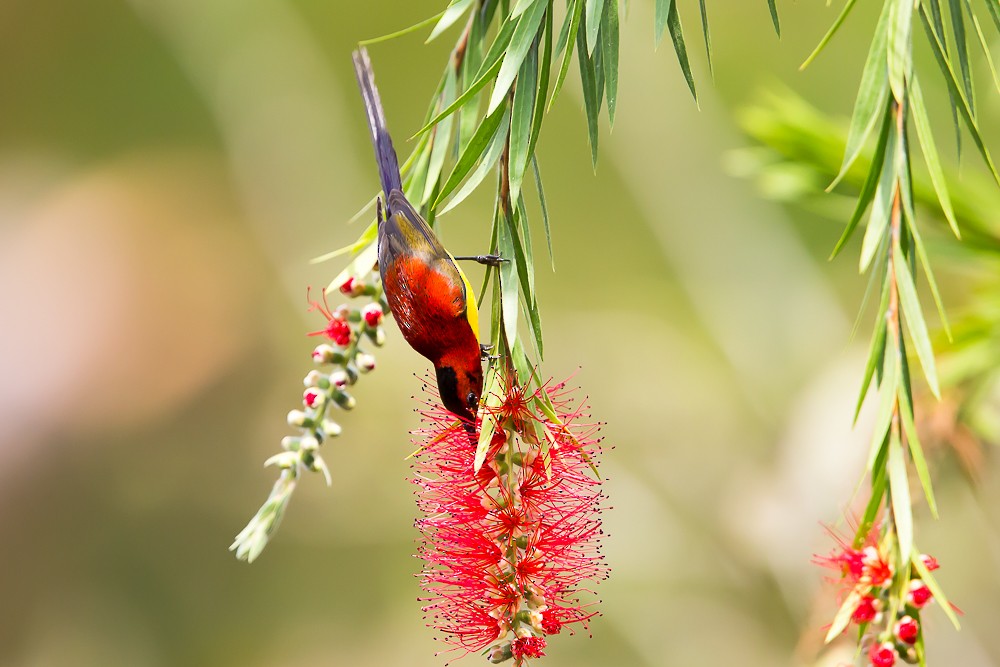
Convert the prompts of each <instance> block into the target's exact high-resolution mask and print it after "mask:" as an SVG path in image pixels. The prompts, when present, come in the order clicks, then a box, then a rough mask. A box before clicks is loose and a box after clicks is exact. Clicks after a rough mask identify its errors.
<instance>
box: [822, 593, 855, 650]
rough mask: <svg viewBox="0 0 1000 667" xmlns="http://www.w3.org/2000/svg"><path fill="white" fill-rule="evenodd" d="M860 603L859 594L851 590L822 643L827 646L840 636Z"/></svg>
mask: <svg viewBox="0 0 1000 667" xmlns="http://www.w3.org/2000/svg"><path fill="white" fill-rule="evenodd" d="M860 602H861V594H860V593H858V592H857V590H854V589H851V592H850V593H848V594H847V598H845V599H844V602H843V604H841V605H840V609H839V610H838V611H837V615H836V616H834V617H833V623H832V624H831V625H830V629H829V630H828V631H827V633H826V639H824V640H823V643H825V644H829V643H830V642H832V641H833V640H834V639H836V638H837V637H838V636H840V633H841V632H843V631H844V630H846V629H847V624H848V623H850V622H851V616H852V615H853V614H854V610H855V609H857V608H858V604H859V603H860Z"/></svg>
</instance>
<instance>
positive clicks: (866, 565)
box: [813, 523, 894, 595]
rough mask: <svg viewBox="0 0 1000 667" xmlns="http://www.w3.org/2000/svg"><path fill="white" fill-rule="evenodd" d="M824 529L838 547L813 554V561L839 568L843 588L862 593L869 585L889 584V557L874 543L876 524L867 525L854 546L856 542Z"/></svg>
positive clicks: (877, 530) (876, 532)
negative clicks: (861, 536) (828, 552)
mask: <svg viewBox="0 0 1000 667" xmlns="http://www.w3.org/2000/svg"><path fill="white" fill-rule="evenodd" d="M828 532H829V533H830V535H832V536H833V538H834V539H835V540H836V541H837V544H838V548H837V549H835V550H834V551H833V553H831V554H830V555H829V556H816V557H814V558H813V562H814V563H816V564H817V565H821V566H823V567H828V568H831V569H834V570H837V571H839V572H840V577H841V583H842V584H843V585H844V587H845V588H847V589H849V590H851V589H853V590H857V592H858V593H859V594H860V595H866V594H867V593H868V591H869V590H871V589H872V588H876V589H878V588H883V587H885V586H888V585H889V584H891V583H892V575H893V572H894V569H893V567H892V564H891V563H890V562H889V557H888V556H887V555H886V554H885V553H883V551H882V549H881V548H880V547H879V545H878V534H879V525H878V523H875V524H873V525H872V526H871V527H869V529H868V531H867V532H866V533H865V534H864V537H863V539H862V540H861V541H860V544H859V545H858V546H857V547H855V544H857V541H856V542H855V543H852V542H850V541H849V540H848V539H846V538H844V537H842V536H841V535H839V534H837V533H836V532H834V531H833V530H830V529H828Z"/></svg>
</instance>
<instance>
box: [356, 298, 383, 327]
mask: <svg viewBox="0 0 1000 667" xmlns="http://www.w3.org/2000/svg"><path fill="white" fill-rule="evenodd" d="M361 316H362V317H363V318H365V324H367V325H368V326H369V327H371V328H372V329H374V328H375V327H377V326H378V325H380V324H382V318H383V317H384V315H383V313H382V306H380V305H379V304H377V303H370V304H368V305H367V306H365V308H364V310H362V311H361Z"/></svg>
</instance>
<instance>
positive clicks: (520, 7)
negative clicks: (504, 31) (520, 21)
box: [507, 0, 547, 21]
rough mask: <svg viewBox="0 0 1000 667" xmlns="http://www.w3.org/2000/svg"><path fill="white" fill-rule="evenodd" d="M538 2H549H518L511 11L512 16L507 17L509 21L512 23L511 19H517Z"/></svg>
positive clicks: (524, 0)
mask: <svg viewBox="0 0 1000 667" xmlns="http://www.w3.org/2000/svg"><path fill="white" fill-rule="evenodd" d="M536 2H547V0H517V4H516V5H514V9H512V10H510V16H509V17H507V20H508V21H510V20H511V19H516V18H517V17H518V16H520V15H521V14H523V13H524V12H525V10H527V9H528V8H529V7H531V6H532V5H533V4H534V3H536Z"/></svg>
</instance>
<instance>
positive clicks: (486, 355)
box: [479, 344, 500, 361]
mask: <svg viewBox="0 0 1000 667" xmlns="http://www.w3.org/2000/svg"><path fill="white" fill-rule="evenodd" d="M492 351H493V346H492V345H486V344H480V346H479V357H480V358H481V359H482V360H483V361H486V360H488V359H499V358H500V357H498V356H496V355H494V354H490V352H492Z"/></svg>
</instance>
